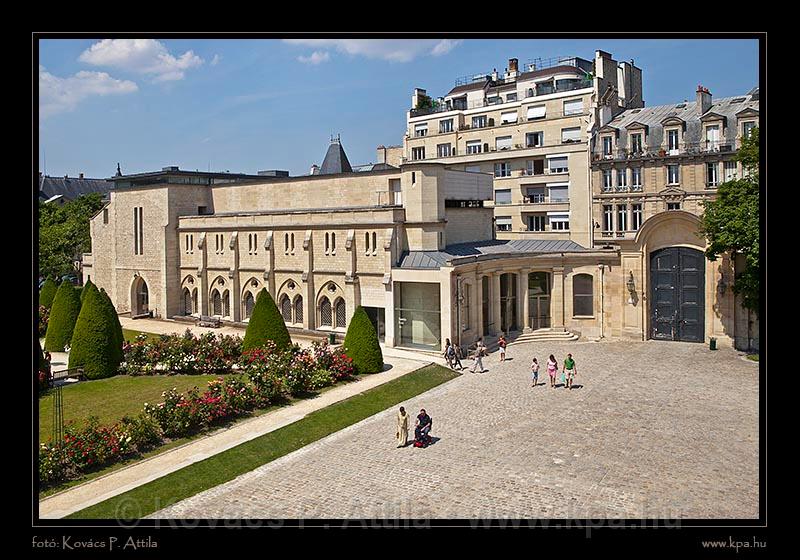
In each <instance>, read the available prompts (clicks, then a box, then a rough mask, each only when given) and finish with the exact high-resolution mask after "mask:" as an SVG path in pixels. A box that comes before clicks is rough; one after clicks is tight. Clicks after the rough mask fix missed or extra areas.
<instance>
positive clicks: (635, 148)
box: [631, 132, 642, 154]
mask: <svg viewBox="0 0 800 560" xmlns="http://www.w3.org/2000/svg"><path fill="white" fill-rule="evenodd" d="M631 153H634V154H641V153H642V133H641V132H639V133H636V134H631Z"/></svg>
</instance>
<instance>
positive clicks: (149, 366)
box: [119, 329, 242, 375]
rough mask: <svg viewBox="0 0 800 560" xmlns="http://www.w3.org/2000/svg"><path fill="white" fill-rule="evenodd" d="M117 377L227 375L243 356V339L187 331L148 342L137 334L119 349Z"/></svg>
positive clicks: (141, 335) (144, 335) (143, 336)
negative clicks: (121, 356) (120, 358)
mask: <svg viewBox="0 0 800 560" xmlns="http://www.w3.org/2000/svg"><path fill="white" fill-rule="evenodd" d="M122 350H123V353H124V360H123V363H122V364H120V368H119V369H120V373H124V374H128V375H158V374H166V375H172V374H176V373H181V374H186V375H200V374H217V373H229V372H230V371H231V370H232V369H233V368H234V366H235V365H236V364H237V363H238V361H239V359H240V358H241V355H242V339H241V338H240V337H238V336H232V335H224V334H220V335H216V334H214V333H206V334H203V335H200V336H199V337H198V336H195V335H194V334H193V333H192V332H191V331H189V330H188V329H187V330H186V332H185V333H184V334H183V335H180V336H179V335H176V334H173V335H166V334H164V335H161V336H160V337H159V338H158V340H156V341H153V342H148V340H147V335H146V334H139V335H137V336H136V339H135V340H134V341H133V342H126V343H125V344H124V345H123V347H122Z"/></svg>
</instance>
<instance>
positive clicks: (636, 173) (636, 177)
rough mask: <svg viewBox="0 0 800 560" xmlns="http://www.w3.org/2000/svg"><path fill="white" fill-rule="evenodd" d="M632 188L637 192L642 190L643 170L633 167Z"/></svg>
mask: <svg viewBox="0 0 800 560" xmlns="http://www.w3.org/2000/svg"><path fill="white" fill-rule="evenodd" d="M631 187H633V188H634V189H637V190H641V188H642V168H641V167H631Z"/></svg>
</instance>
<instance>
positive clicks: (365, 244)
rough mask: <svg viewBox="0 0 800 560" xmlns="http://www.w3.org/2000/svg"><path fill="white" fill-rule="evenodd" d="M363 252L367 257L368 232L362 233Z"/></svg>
mask: <svg viewBox="0 0 800 560" xmlns="http://www.w3.org/2000/svg"><path fill="white" fill-rule="evenodd" d="M364 252H365V253H366V254H367V255H369V232H368V231H367V232H365V233H364Z"/></svg>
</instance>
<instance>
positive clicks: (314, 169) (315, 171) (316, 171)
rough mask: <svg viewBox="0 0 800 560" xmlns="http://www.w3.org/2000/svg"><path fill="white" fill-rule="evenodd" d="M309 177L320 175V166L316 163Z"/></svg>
mask: <svg viewBox="0 0 800 560" xmlns="http://www.w3.org/2000/svg"><path fill="white" fill-rule="evenodd" d="M308 174H309V175H319V165H317V164H316V163H315V164H313V165H312V166H311V171H309V172H308Z"/></svg>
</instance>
